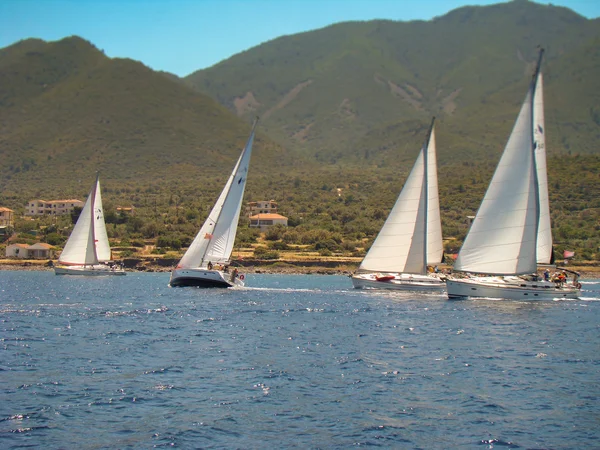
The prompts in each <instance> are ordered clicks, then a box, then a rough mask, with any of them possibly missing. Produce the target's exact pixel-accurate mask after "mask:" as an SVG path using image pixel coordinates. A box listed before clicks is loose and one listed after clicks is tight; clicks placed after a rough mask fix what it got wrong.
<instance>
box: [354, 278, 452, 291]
mask: <svg viewBox="0 0 600 450" xmlns="http://www.w3.org/2000/svg"><path fill="white" fill-rule="evenodd" d="M352 284H353V285H354V287H355V288H356V289H390V290H404V291H429V292H431V291H434V292H442V291H444V290H445V289H446V283H445V281H444V278H442V277H441V276H438V274H431V275H420V274H409V273H385V274H381V273H357V274H354V275H352Z"/></svg>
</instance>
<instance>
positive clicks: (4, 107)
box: [0, 37, 286, 197]
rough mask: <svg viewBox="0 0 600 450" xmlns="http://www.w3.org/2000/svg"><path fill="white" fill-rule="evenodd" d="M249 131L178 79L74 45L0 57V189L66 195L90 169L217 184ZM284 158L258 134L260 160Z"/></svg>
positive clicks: (141, 180)
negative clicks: (212, 178)
mask: <svg viewBox="0 0 600 450" xmlns="http://www.w3.org/2000/svg"><path fill="white" fill-rule="evenodd" d="M250 123H251V122H250V120H247V119H239V118H237V117H236V116H235V115H233V114H231V112H229V111H228V110H227V109H225V108H223V107H222V106H220V105H219V104H218V103H216V102H215V101H214V100H212V99H211V98H209V97H207V96H206V95H203V94H200V93H197V92H195V91H193V90H191V89H190V88H189V87H187V86H185V85H184V84H183V83H181V82H180V81H179V80H173V79H170V78H169V77H167V76H165V75H164V74H161V73H157V72H154V71H152V70H150V69H148V68H147V67H145V66H144V65H142V64H140V63H139V62H135V61H132V60H128V59H109V58H107V57H106V56H105V55H104V54H103V53H102V52H101V51H99V50H98V49H96V48H95V47H94V46H92V45H91V44H90V43H88V42H86V41H84V40H82V39H80V38H77V37H71V38H67V39H63V40H61V41H58V42H51V43H45V42H43V41H38V40H28V41H23V42H20V43H18V44H16V45H14V46H11V47H8V48H6V49H2V50H0V148H2V164H1V165H0V189H3V190H11V191H12V190H13V189H15V188H19V189H21V190H22V189H24V188H28V189H32V188H34V187H35V188H36V189H35V192H31V194H35V195H37V196H41V195H44V196H47V195H50V196H53V197H55V196H57V195H58V194H57V192H56V191H57V189H58V190H59V192H64V195H67V194H68V193H69V192H73V191H74V190H75V188H77V189H78V188H79V182H80V181H82V182H84V183H85V185H86V186H87V184H89V183H88V180H92V179H93V174H94V173H95V171H97V170H100V171H101V172H102V174H103V178H104V179H107V178H108V179H115V180H119V183H126V184H127V183H129V184H131V185H140V184H141V185H148V184H156V183H165V184H166V185H168V183H170V182H179V181H181V180H183V179H185V177H189V179H190V183H191V182H192V180H195V181H196V182H198V177H199V176H217V177H222V176H224V175H225V174H228V171H230V170H231V167H233V163H234V161H235V160H236V158H237V157H238V156H239V152H240V150H241V148H242V147H243V145H244V143H245V141H246V139H247V137H248V133H249V130H250ZM285 153H286V152H285V150H284V149H283V148H282V147H280V146H278V145H276V144H274V143H272V142H271V141H270V140H269V139H268V138H267V137H266V136H265V135H264V133H262V131H261V130H259V133H258V138H257V141H256V154H257V155H259V157H262V158H266V159H274V158H278V159H282V158H281V156H282V155H284V154H285ZM283 159H285V158H283ZM257 169H258V171H260V167H258V168H257ZM38 191H39V192H38ZM79 195H80V194H79Z"/></svg>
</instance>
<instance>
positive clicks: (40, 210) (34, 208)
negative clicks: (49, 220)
mask: <svg viewBox="0 0 600 450" xmlns="http://www.w3.org/2000/svg"><path fill="white" fill-rule="evenodd" d="M83 205H84V202H82V201H81V200H77V199H68V200H50V201H46V200H40V199H35V200H30V201H29V202H27V206H26V207H25V215H26V216H43V215H53V216H54V215H56V216H58V215H61V214H70V213H71V212H72V211H73V210H74V209H75V208H76V207H77V208H83Z"/></svg>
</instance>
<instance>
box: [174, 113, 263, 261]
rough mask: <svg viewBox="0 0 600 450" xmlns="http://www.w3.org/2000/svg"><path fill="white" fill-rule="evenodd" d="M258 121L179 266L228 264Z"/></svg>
mask: <svg viewBox="0 0 600 450" xmlns="http://www.w3.org/2000/svg"><path fill="white" fill-rule="evenodd" d="M256 123H257V122H256V121H255V122H254V126H253V127H252V132H251V133H250V137H249V138H248V141H247V143H246V146H245V147H244V150H243V151H242V154H241V155H240V157H239V159H238V161H237V164H236V165H235V167H234V169H233V172H232V173H231V175H230V177H229V180H228V181H227V183H226V185H225V188H224V189H223V191H222V192H221V195H220V196H219V198H218V200H217V202H216V203H215V206H214V207H213V209H212V211H211V212H210V214H209V215H208V218H207V219H206V221H205V222H204V224H203V225H202V228H200V231H199V233H198V234H197V235H196V237H195V239H194V241H193V242H192V244H191V245H190V247H189V248H188V250H187V251H186V252H185V254H184V255H183V257H182V258H181V261H179V264H178V265H177V267H178V268H195V267H201V266H205V265H206V264H208V262H209V261H210V262H212V263H228V262H229V258H230V257H231V252H232V251H233V244H234V242H235V235H236V232H237V226H238V222H239V218H240V210H241V206H242V198H243V196H244V189H245V187H246V178H247V175H248V167H249V165H250V156H251V154H252V144H253V142H254V131H255V129H256Z"/></svg>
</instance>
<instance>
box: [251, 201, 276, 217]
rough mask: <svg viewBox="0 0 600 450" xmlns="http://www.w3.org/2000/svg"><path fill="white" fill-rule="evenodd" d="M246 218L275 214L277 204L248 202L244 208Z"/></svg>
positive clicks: (271, 202) (274, 202) (272, 202)
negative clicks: (246, 214)
mask: <svg viewBox="0 0 600 450" xmlns="http://www.w3.org/2000/svg"><path fill="white" fill-rule="evenodd" d="M246 212H247V213H248V217H250V216H254V215H256V214H276V213H277V202H276V201H275V200H262V201H260V202H248V204H247V206H246Z"/></svg>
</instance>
